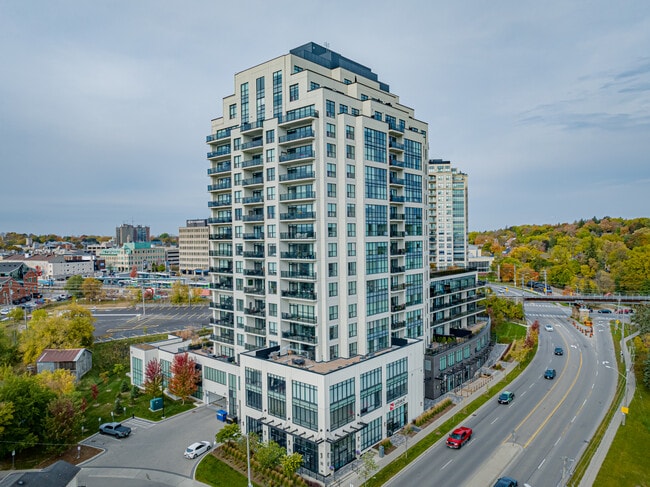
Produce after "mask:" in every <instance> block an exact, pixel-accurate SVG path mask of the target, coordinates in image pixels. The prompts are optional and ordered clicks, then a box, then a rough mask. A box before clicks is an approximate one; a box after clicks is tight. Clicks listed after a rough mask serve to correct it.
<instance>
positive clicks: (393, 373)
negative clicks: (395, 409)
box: [386, 357, 408, 402]
mask: <svg viewBox="0 0 650 487" xmlns="http://www.w3.org/2000/svg"><path fill="white" fill-rule="evenodd" d="M407 393H408V358H407V357H404V358H401V359H399V360H396V361H395V362H391V363H389V364H388V365H387V366H386V402H391V401H393V400H394V399H397V398H399V397H402V396H405V395H406V394H407Z"/></svg>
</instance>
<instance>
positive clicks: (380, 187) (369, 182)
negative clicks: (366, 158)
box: [365, 166, 388, 200]
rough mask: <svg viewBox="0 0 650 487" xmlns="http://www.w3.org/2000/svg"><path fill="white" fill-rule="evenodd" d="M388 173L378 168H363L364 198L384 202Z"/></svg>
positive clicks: (386, 193) (386, 194) (386, 192)
mask: <svg viewBox="0 0 650 487" xmlns="http://www.w3.org/2000/svg"><path fill="white" fill-rule="evenodd" d="M387 174H388V171H386V169H382V168H380V167H373V166H366V167H365V179H366V180H365V188H366V192H365V194H366V198H373V199H378V200H385V199H387V198H388V190H387V188H388V186H387V185H386V175H387Z"/></svg>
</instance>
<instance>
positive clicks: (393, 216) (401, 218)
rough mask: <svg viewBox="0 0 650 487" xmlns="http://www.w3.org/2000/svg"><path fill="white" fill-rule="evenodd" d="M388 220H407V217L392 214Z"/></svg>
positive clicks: (402, 214)
mask: <svg viewBox="0 0 650 487" xmlns="http://www.w3.org/2000/svg"><path fill="white" fill-rule="evenodd" d="M388 218H390V219H391V220H406V215H405V214H404V213H390V216H389V217H388Z"/></svg>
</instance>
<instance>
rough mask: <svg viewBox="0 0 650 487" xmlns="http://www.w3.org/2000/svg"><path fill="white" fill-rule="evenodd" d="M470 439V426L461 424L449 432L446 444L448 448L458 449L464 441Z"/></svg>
mask: <svg viewBox="0 0 650 487" xmlns="http://www.w3.org/2000/svg"><path fill="white" fill-rule="evenodd" d="M471 439H472V428H468V427H466V426H461V427H460V428H456V429H455V430H454V431H452V432H451V434H450V435H449V438H447V446H448V447H449V448H456V449H459V448H460V447H461V446H463V445H464V444H465V443H467V442H468V441H469V440H471Z"/></svg>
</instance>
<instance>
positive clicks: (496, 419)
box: [490, 418, 499, 424]
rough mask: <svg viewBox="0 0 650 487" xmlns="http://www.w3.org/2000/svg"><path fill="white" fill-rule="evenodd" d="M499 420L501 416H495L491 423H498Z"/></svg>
mask: <svg viewBox="0 0 650 487" xmlns="http://www.w3.org/2000/svg"><path fill="white" fill-rule="evenodd" d="M497 421H499V418H494V420H493V421H492V422H491V423H490V424H494V423H496V422H497Z"/></svg>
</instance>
